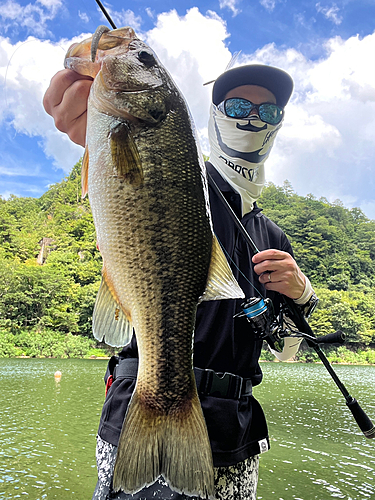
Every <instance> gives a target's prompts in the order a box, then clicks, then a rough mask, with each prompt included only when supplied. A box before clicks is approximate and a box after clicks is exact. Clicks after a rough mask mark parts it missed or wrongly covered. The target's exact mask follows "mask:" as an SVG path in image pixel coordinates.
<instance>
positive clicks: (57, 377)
mask: <svg viewBox="0 0 375 500" xmlns="http://www.w3.org/2000/svg"><path fill="white" fill-rule="evenodd" d="M60 379H61V372H59V371H58V370H57V372H55V380H60Z"/></svg>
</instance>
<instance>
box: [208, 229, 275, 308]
mask: <svg viewBox="0 0 375 500" xmlns="http://www.w3.org/2000/svg"><path fill="white" fill-rule="evenodd" d="M215 236H216V238H217V241H218V242H219V244H220V246H221V249H222V250H223V252H224V253H225V255H226V256H227V259H229V260H230V261H231V263H232V264H233V266H234V267H235V268H236V269H237V271H238V272H239V273H240V274H241V275H242V277H243V278H244V279H245V280H246V281H247V282H248V283H249V285H251V286H252V287H253V288H254V290H255V291H256V292H257V293H258V294H259V295H260V296H261V297H262V299H265V298H266V297H265V296H264V295H263V294H262V292H260V291H259V290H258V289H257V287H256V286H255V285H254V283H252V282H251V281H250V280H249V278H248V277H247V276H246V275H245V274H244V273H243V272H242V271H241V269H240V268H239V267H238V266H237V264H236V263H235V262H234V260H233V259H232V257H231V256H230V255H229V253H228V252H227V251H226V249H225V248H224V245H223V244H222V243H221V241H220V239H219V237H218V236H217V234H216V233H215Z"/></svg>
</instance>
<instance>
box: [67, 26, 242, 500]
mask: <svg viewBox="0 0 375 500" xmlns="http://www.w3.org/2000/svg"><path fill="white" fill-rule="evenodd" d="M91 45H93V46H94V45H95V47H94V50H93V56H94V59H95V60H94V62H92V61H91V55H88V54H91ZM96 45H97V46H96ZM65 64H66V67H70V68H72V69H75V70H76V71H79V72H81V73H82V74H91V75H92V76H95V79H94V83H93V85H92V88H91V92H90V96H89V103H88V125H87V145H86V151H85V156H84V160H83V172H82V178H83V193H85V192H86V191H88V194H89V199H90V204H91V208H92V213H93V218H94V223H95V228H96V233H97V242H98V247H99V250H100V252H101V254H102V257H103V272H102V274H103V279H102V284H101V287H100V290H99V293H98V297H97V300H96V304H95V309H94V315H93V331H94V335H95V337H96V338H98V339H99V340H102V339H103V338H104V339H105V341H106V342H107V343H109V344H110V345H124V344H125V343H127V342H128V341H129V338H130V335H131V333H132V331H133V328H134V331H135V334H136V338H137V344H138V351H139V368H138V375H137V383H136V388H135V390H134V393H133V396H132V399H131V402H130V404H129V407H128V411H127V414H126V417H125V421H124V424H123V428H122V431H121V436H120V440H119V445H118V454H117V459H116V464H115V471H114V487H115V489H122V490H123V491H126V492H128V493H134V492H136V491H139V490H140V489H142V488H143V487H144V486H146V485H149V484H151V483H152V482H154V481H155V479H156V478H157V477H158V476H159V475H160V474H162V475H163V476H164V477H165V479H166V480H167V481H168V482H169V484H170V485H171V487H172V488H173V489H175V490H176V491H180V492H184V493H186V494H188V495H200V496H201V497H202V498H213V496H214V486H213V465H212V455H211V450H210V444H209V439H208V434H207V429H206V425H205V422H204V417H203V414H202V410H201V407H200V403H199V398H198V395H197V390H196V385H195V379H194V373H193V369H192V354H193V334H194V324H195V314H196V308H197V304H198V303H199V301H200V300H213V299H222V298H236V297H240V296H243V294H242V291H241V289H240V288H239V287H238V285H237V283H236V281H235V279H234V277H233V275H232V273H231V271H230V268H229V266H228V264H227V262H226V259H225V257H224V255H223V254H222V251H221V249H220V247H219V245H218V243H217V240H216V238H215V237H214V235H213V232H212V223H211V218H210V212H209V206H208V194H207V181H206V177H205V170H204V163H203V161H202V158H201V155H200V152H199V147H198V146H197V141H196V138H195V133H194V127H193V125H192V122H191V119H190V115H189V111H188V109H187V107H186V104H185V101H184V99H183V97H182V95H181V93H180V92H179V90H178V89H177V87H176V86H175V84H174V82H173V80H172V79H171V78H170V76H169V74H168V73H167V71H166V70H165V69H164V68H163V67H162V65H161V64H160V62H159V61H158V60H157V58H156V56H155V54H154V53H153V52H152V51H151V49H150V48H149V47H148V46H147V45H146V44H144V43H143V42H142V41H140V40H139V39H138V38H137V37H136V35H135V34H134V32H133V31H132V30H131V28H121V29H118V30H114V31H112V32H109V33H104V34H102V33H100V34H99V35H98V36H97V37H96V35H94V37H93V41H92V40H91V39H90V40H88V41H84V42H82V43H81V44H79V45H78V46H75V47H73V48H71V49H70V51H69V52H68V54H67V57H66V63H65Z"/></svg>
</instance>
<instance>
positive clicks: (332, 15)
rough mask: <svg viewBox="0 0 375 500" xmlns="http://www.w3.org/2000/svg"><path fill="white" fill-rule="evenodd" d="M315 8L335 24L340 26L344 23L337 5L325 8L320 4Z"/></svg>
mask: <svg viewBox="0 0 375 500" xmlns="http://www.w3.org/2000/svg"><path fill="white" fill-rule="evenodd" d="M315 7H316V10H317V11H318V12H319V13H321V14H323V15H324V17H325V18H326V19H328V20H329V21H332V22H333V23H334V24H336V25H339V24H341V23H342V16H340V15H339V12H340V9H339V8H338V7H337V5H336V4H335V3H334V4H332V5H331V7H323V6H322V5H320V2H318V3H317V4H316V5H315Z"/></svg>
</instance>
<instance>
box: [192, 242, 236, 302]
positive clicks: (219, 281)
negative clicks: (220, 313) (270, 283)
mask: <svg viewBox="0 0 375 500" xmlns="http://www.w3.org/2000/svg"><path fill="white" fill-rule="evenodd" d="M244 297H245V294H244V293H243V291H242V289H241V287H240V286H239V284H238V283H237V280H236V278H235V277H234V276H233V273H232V270H231V268H230V267H229V264H228V261H227V259H226V257H225V255H224V252H223V250H222V249H221V246H220V244H219V242H218V240H217V238H216V236H214V237H213V239H212V253H211V263H210V268H209V271H208V277H207V285H206V290H205V291H204V293H203V295H202V296H201V297H200V299H199V302H202V301H204V300H221V299H240V298H244Z"/></svg>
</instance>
